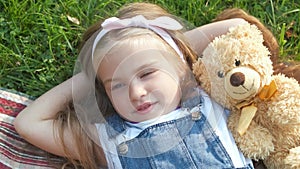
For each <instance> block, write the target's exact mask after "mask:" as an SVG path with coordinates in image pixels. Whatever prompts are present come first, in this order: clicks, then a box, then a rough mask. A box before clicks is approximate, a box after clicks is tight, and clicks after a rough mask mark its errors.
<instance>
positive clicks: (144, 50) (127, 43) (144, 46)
mask: <svg viewBox="0 0 300 169" xmlns="http://www.w3.org/2000/svg"><path fill="white" fill-rule="evenodd" d="M171 51H172V49H171V50H170V47H169V46H168V45H167V44H165V43H164V42H163V40H160V39H157V38H148V39H147V37H144V38H130V39H127V40H124V41H120V42H119V43H118V44H117V45H116V46H115V47H113V48H112V49H111V51H110V52H108V53H107V54H106V55H105V56H104V58H103V60H102V61H101V62H104V63H105V62H106V63H108V64H111V62H116V61H119V62H126V61H129V60H131V61H134V60H135V59H136V60H138V59H140V58H141V57H142V58H143V59H145V60H148V59H153V58H161V57H162V56H164V57H165V58H167V57H171V55H173V57H176V56H174V52H171Z"/></svg>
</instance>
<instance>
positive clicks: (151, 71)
mask: <svg viewBox="0 0 300 169" xmlns="http://www.w3.org/2000/svg"><path fill="white" fill-rule="evenodd" d="M154 72H155V70H149V71H145V72H143V73H142V74H141V75H140V78H141V79H142V78H145V77H147V76H149V75H151V74H152V73H154Z"/></svg>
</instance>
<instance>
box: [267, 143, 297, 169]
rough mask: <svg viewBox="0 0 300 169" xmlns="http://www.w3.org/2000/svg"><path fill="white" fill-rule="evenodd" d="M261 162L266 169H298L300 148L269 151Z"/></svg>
mask: <svg viewBox="0 0 300 169" xmlns="http://www.w3.org/2000/svg"><path fill="white" fill-rule="evenodd" d="M263 162H264V164H265V166H266V167H267V168H268V169H279V168H280V169H299V168H300V148H299V147H296V148H293V149H290V150H285V149H281V150H278V151H276V152H273V153H271V154H270V155H269V156H268V157H267V158H266V159H265V160H264V161H263Z"/></svg>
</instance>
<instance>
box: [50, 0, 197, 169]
mask: <svg viewBox="0 0 300 169" xmlns="http://www.w3.org/2000/svg"><path fill="white" fill-rule="evenodd" d="M147 9H151V10H147ZM136 15H143V16H144V17H145V18H146V19H155V18H157V17H160V16H169V17H173V16H172V15H171V14H169V13H168V12H167V11H166V10H164V9H162V8H161V7H159V6H157V5H155V4H150V3H132V4H129V5H127V6H124V7H123V8H121V9H120V10H119V12H118V14H117V17H118V18H120V19H124V18H131V17H134V16H136ZM173 18H174V17H173ZM100 24H101V22H98V23H96V24H94V25H93V26H91V27H90V28H89V29H88V30H87V31H86V33H85V34H84V36H83V40H82V42H83V45H82V46H81V47H82V48H81V49H82V51H84V50H83V49H86V48H88V49H89V47H87V46H90V45H91V44H90V43H89V42H90V40H91V38H92V37H93V36H94V35H95V34H97V32H99V31H100V30H99V28H100ZM139 29H140V28H129V29H126V30H125V29H124V30H115V31H111V32H109V33H108V34H107V35H106V37H107V39H106V40H103V41H102V40H101V41H100V44H99V45H103V46H105V45H104V44H105V41H109V40H110V38H109V37H110V36H114V35H115V33H117V32H118V33H119V34H123V35H122V36H121V37H130V36H128V35H129V34H131V35H133V34H135V35H136V36H137V35H138V34H141V35H142V34H143V35H145V34H151V36H152V35H154V34H155V33H153V32H146V31H145V29H144V31H140V30H139ZM165 31H166V32H167V33H169V35H170V36H171V37H172V39H173V40H174V42H175V43H176V44H177V46H178V48H179V50H180V51H181V52H182V53H183V55H184V57H185V60H186V62H187V63H188V65H189V66H190V67H191V66H192V64H193V63H194V62H195V61H196V54H195V53H194V51H193V50H192V49H191V48H190V46H189V45H188V43H187V41H186V40H185V37H184V35H183V33H182V32H180V31H170V30H165ZM138 32H139V33H138ZM157 38H159V37H158V36H157ZM103 43H104V44H103ZM101 47H102V46H101ZM87 51H88V52H87V53H86V54H82V55H80V58H79V59H80V61H81V63H82V64H83V70H84V71H85V72H86V73H87V75H88V76H89V77H92V78H93V77H94V78H95V77H96V76H95V73H96V72H95V71H94V69H93V68H92V67H93V66H92V65H93V61H92V58H91V53H89V52H90V50H87ZM97 54H98V52H97ZM102 57H103V56H102ZM178 58H179V57H178ZM91 80H92V82H93V83H95V89H96V93H95V94H96V97H97V98H99V99H97V101H98V105H99V108H100V110H101V111H102V112H106V113H108V114H109V113H113V112H114V109H113V107H112V104H111V102H110V101H109V99H108V97H107V95H106V92H105V89H104V87H103V86H102V83H101V81H99V80H97V79H91ZM184 80H185V82H183V83H186V82H188V78H185V79H184ZM103 110H105V111H103ZM54 125H55V126H56V127H55V128H57V129H58V131H57V137H58V139H59V140H60V142H61V144H62V145H63V146H64V147H65V144H64V140H63V138H64V137H63V136H64V131H65V130H66V129H70V131H71V132H72V135H73V138H74V139H75V142H76V143H75V144H76V149H77V151H76V152H78V153H79V159H77V160H74V159H72V157H71V156H70V150H68V149H67V148H65V149H64V151H65V156H66V157H67V159H68V161H69V162H68V163H69V164H71V165H73V168H88V169H93V168H99V166H105V165H106V161H105V157H104V153H103V150H102V149H101V147H99V146H98V145H97V144H96V143H95V142H93V140H92V139H90V138H89V137H88V135H87V134H86V133H85V132H84V131H83V129H82V128H81V126H80V124H79V120H78V119H77V117H76V114H75V112H74V109H73V108H72V107H70V108H69V109H68V110H66V111H64V112H62V113H60V114H59V115H58V117H57V120H56V122H55V124H54ZM68 163H65V164H68ZM66 168H67V167H66Z"/></svg>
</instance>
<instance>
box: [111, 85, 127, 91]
mask: <svg viewBox="0 0 300 169" xmlns="http://www.w3.org/2000/svg"><path fill="white" fill-rule="evenodd" d="M123 86H125V84H124V83H117V84H113V85H112V86H111V90H116V89H120V88H121V87H123Z"/></svg>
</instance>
